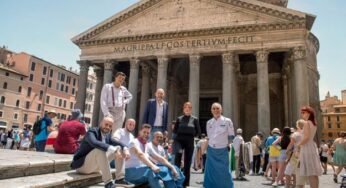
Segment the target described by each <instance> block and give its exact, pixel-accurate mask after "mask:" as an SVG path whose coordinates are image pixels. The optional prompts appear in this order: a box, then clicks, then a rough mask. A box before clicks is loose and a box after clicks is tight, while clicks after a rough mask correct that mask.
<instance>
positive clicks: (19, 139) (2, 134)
mask: <svg viewBox="0 0 346 188" xmlns="http://www.w3.org/2000/svg"><path fill="white" fill-rule="evenodd" d="M32 135H33V134H32V131H31V130H30V128H29V127H24V129H23V130H15V129H10V130H0V148H2V149H13V150H17V149H19V150H29V148H30V146H31V144H32Z"/></svg>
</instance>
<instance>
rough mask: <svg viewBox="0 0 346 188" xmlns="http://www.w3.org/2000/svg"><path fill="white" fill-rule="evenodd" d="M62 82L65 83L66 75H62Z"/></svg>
mask: <svg viewBox="0 0 346 188" xmlns="http://www.w3.org/2000/svg"><path fill="white" fill-rule="evenodd" d="M61 81H62V82H64V81H65V74H62V73H61Z"/></svg>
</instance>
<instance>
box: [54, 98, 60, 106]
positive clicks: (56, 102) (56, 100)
mask: <svg viewBox="0 0 346 188" xmlns="http://www.w3.org/2000/svg"><path fill="white" fill-rule="evenodd" d="M58 102H59V99H58V98H55V101H54V105H55V106H58Z"/></svg>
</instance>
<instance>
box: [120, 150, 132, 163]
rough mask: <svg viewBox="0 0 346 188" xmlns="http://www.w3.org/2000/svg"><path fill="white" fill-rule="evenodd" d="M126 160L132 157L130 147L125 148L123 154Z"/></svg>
mask: <svg viewBox="0 0 346 188" xmlns="http://www.w3.org/2000/svg"><path fill="white" fill-rule="evenodd" d="M122 157H123V158H124V159H125V160H126V161H127V160H129V159H130V158H131V155H130V152H129V150H128V149H124V151H123V156H122Z"/></svg>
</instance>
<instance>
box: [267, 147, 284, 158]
mask: <svg viewBox="0 0 346 188" xmlns="http://www.w3.org/2000/svg"><path fill="white" fill-rule="evenodd" d="M280 150H281V148H279V146H273V145H271V146H269V157H279V156H280V154H281V152H280Z"/></svg>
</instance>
